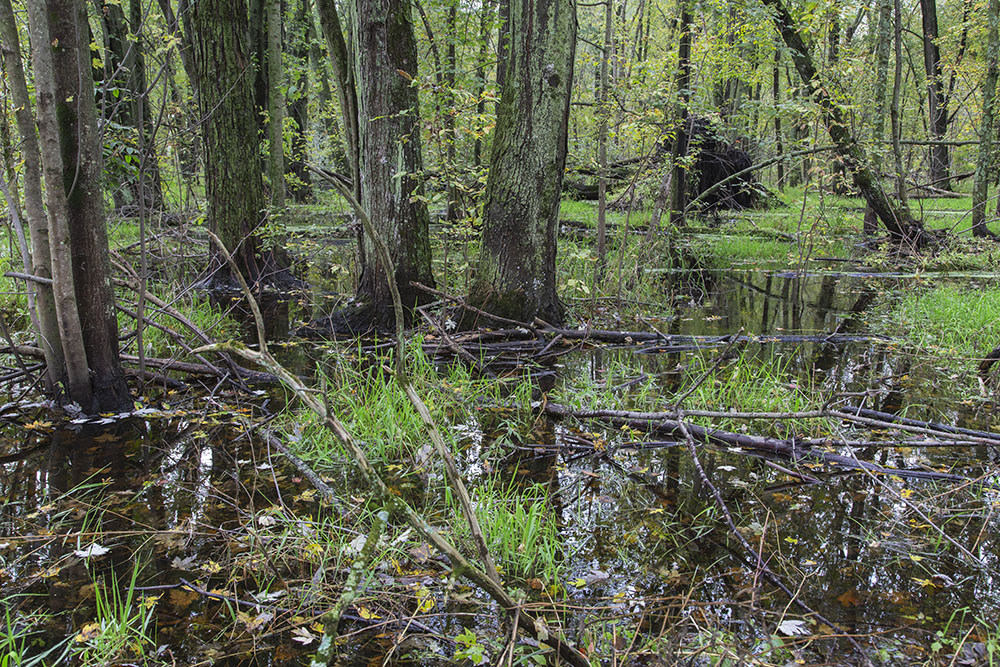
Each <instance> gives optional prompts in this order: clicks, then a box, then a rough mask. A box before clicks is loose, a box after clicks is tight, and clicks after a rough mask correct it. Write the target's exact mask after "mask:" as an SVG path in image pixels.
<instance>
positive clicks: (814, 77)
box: [764, 0, 930, 247]
mask: <svg viewBox="0 0 1000 667" xmlns="http://www.w3.org/2000/svg"><path fill="white" fill-rule="evenodd" d="M764 4H766V5H768V6H770V7H772V8H773V9H774V10H775V27H776V28H777V29H778V31H779V32H780V33H781V37H782V39H783V40H784V42H785V45H786V46H787V47H788V49H789V52H790V53H791V56H792V61H793V62H794V64H795V69H796V70H797V71H798V73H799V76H800V77H801V78H802V82H803V83H804V84H805V85H806V88H807V89H808V90H810V91H812V97H813V99H814V100H815V101H816V103H817V104H818V105H819V107H820V112H821V113H822V116H823V120H824V122H825V124H826V129H827V132H828V133H829V134H830V138H831V139H832V140H833V143H834V145H835V146H836V150H837V153H838V154H839V156H840V157H841V159H842V160H843V161H844V163H845V165H846V166H847V168H848V169H849V170H850V171H851V175H852V177H853V179H854V186H855V187H856V188H857V189H858V191H859V192H860V193H861V196H862V197H864V198H865V201H867V202H868V206H869V207H871V209H872V211H873V212H874V213H875V215H877V216H878V218H879V220H881V221H882V224H883V225H885V228H886V230H887V231H888V232H889V235H890V236H891V237H892V238H893V239H894V240H896V241H897V242H900V243H907V244H910V245H913V246H915V247H919V246H922V245H924V244H926V243H927V242H928V241H929V240H930V237H929V235H928V234H927V233H926V232H925V231H924V228H923V225H922V224H921V223H920V222H919V221H917V220H914V219H913V216H912V215H911V214H910V211H909V209H908V208H907V207H906V206H905V204H899V205H897V204H896V203H894V202H892V201H891V200H890V199H889V198H888V197H887V196H886V194H885V192H883V191H882V188H881V186H880V184H879V182H878V178H877V176H876V175H875V174H874V173H873V172H872V170H871V168H870V167H869V161H868V156H867V155H866V154H865V151H864V149H863V148H862V147H861V146H860V145H859V144H858V143H857V141H855V139H854V137H853V136H851V133H850V129H849V127H850V126H849V121H848V120H847V117H846V115H845V113H844V111H843V109H841V108H840V106H839V105H838V104H837V103H836V102H835V101H834V99H833V98H832V97H831V96H830V95H829V93H827V91H826V88H825V86H824V85H823V81H822V80H821V79H820V77H819V74H818V72H817V71H816V66H815V65H814V64H813V60H812V57H811V56H810V55H809V50H808V48H807V47H806V44H805V41H804V40H803V38H802V35H801V34H800V33H799V31H798V29H797V28H796V26H795V22H794V19H792V16H791V14H789V13H788V9H787V8H786V7H785V5H784V3H783V2H782V0H764Z"/></svg>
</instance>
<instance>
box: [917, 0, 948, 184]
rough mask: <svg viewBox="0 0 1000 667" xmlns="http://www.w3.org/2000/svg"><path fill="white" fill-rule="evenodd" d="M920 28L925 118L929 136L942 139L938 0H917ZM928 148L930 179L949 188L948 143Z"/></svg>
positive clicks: (944, 105)
mask: <svg viewBox="0 0 1000 667" xmlns="http://www.w3.org/2000/svg"><path fill="white" fill-rule="evenodd" d="M920 15H921V24H922V27H923V33H924V34H923V46H924V72H925V73H926V75H927V117H928V121H929V122H928V125H929V126H930V130H931V139H932V140H934V141H944V140H945V137H946V136H947V134H948V120H949V118H948V97H947V96H946V94H945V89H944V76H943V75H942V72H941V49H940V48H939V47H938V17H937V0H920ZM929 150H930V172H931V182H932V183H934V185H935V187H939V188H942V189H944V190H950V189H951V178H950V170H951V163H950V160H949V155H948V145H947V144H943V143H942V144H934V145H932V146H930V147H929Z"/></svg>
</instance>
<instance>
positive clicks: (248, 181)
mask: <svg viewBox="0 0 1000 667" xmlns="http://www.w3.org/2000/svg"><path fill="white" fill-rule="evenodd" d="M191 24H192V28H193V30H192V36H193V40H192V41H193V42H194V58H193V60H194V66H195V68H196V69H197V71H198V86H197V88H198V109H199V111H200V113H201V117H202V140H203V142H204V146H205V185H206V188H205V190H206V196H207V199H208V224H209V228H210V229H211V230H212V231H213V232H215V234H216V235H217V236H218V237H219V239H220V240H221V241H222V242H223V244H225V246H226V248H227V249H228V250H229V252H230V253H231V254H232V255H233V258H234V259H235V260H236V264H237V265H238V266H239V267H240V272H241V273H242V274H243V276H244V278H246V279H247V282H249V283H251V284H253V283H256V282H260V281H263V282H279V281H280V280H282V279H283V278H285V277H287V264H286V263H285V258H284V256H283V253H280V252H275V251H271V250H269V251H267V252H264V251H262V249H261V245H262V243H261V239H260V238H259V232H260V230H259V227H260V226H261V223H262V222H263V210H264V207H265V205H266V201H265V196H264V181H263V178H262V177H261V173H260V159H259V145H260V141H259V134H258V127H257V122H256V118H255V114H254V113H253V110H254V109H255V108H256V107H255V105H254V97H253V83H254V69H253V64H252V62H251V60H250V56H249V51H248V49H247V45H246V43H245V37H246V35H247V9H246V5H245V4H244V3H243V2H241V1H240V0H199V1H198V2H196V3H193V4H192V5H191ZM210 252H211V256H210V263H211V268H212V269H213V270H214V273H213V276H212V278H211V279H210V280H209V281H208V284H209V285H227V286H228V285H232V284H233V280H232V277H231V276H230V273H229V266H228V265H227V264H226V262H225V261H224V260H223V259H222V257H221V256H220V255H219V252H218V249H217V248H215V247H214V244H213V246H212V249H211V251H210Z"/></svg>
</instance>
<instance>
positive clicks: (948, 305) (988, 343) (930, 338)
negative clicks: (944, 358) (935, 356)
mask: <svg viewBox="0 0 1000 667" xmlns="http://www.w3.org/2000/svg"><path fill="white" fill-rule="evenodd" d="M890 307H891V310H889V311H888V312H887V313H886V314H885V317H884V318H883V319H882V320H881V322H879V323H878V324H877V326H878V327H879V328H881V329H882V330H884V331H886V332H887V333H891V334H893V335H896V336H902V337H903V338H905V339H907V340H909V341H910V342H911V343H913V344H914V345H916V346H917V347H919V348H922V349H925V350H929V351H934V352H938V353H942V354H947V355H959V356H965V357H981V356H983V355H985V354H986V353H987V352H989V351H990V350H992V349H993V348H994V347H996V346H997V345H1000V288H996V287H992V288H969V287H965V286H957V285H941V286H939V287H936V288H934V289H932V290H930V291H926V292H920V291H906V292H903V294H902V296H901V297H900V299H899V300H898V301H897V302H895V303H894V304H892V305H891V306H890Z"/></svg>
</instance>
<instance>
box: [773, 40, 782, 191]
mask: <svg viewBox="0 0 1000 667" xmlns="http://www.w3.org/2000/svg"><path fill="white" fill-rule="evenodd" d="M771 97H772V100H773V104H774V148H775V153H776V155H775V157H781V156H782V155H783V154H784V140H783V137H782V135H781V112H780V111H779V108H780V105H781V49H778V48H776V49H775V50H774V71H773V72H772V75H771ZM777 168H778V189H779V190H782V191H784V189H785V161H784V160H779V161H778V164H777Z"/></svg>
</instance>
